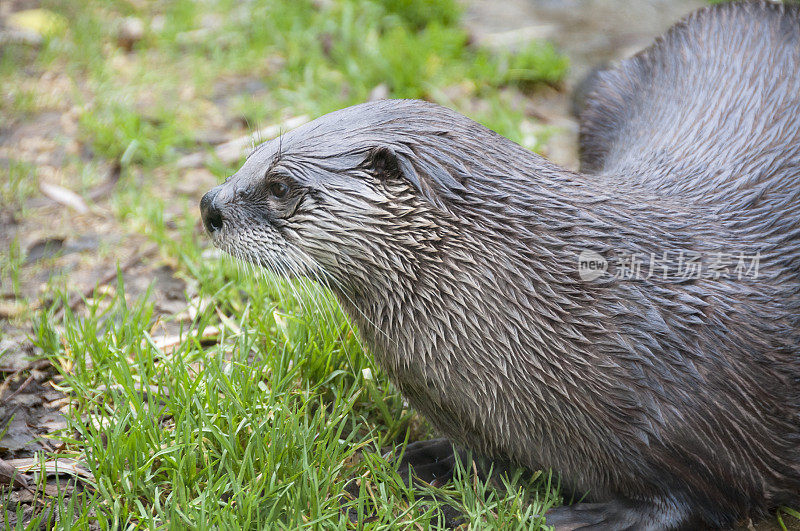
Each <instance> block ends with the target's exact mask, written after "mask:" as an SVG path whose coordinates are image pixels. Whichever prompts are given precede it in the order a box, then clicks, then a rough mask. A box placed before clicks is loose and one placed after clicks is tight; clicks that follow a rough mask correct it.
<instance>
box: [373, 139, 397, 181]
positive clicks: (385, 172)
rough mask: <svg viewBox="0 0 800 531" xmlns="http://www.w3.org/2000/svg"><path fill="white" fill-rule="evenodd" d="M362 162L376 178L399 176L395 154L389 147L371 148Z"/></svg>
mask: <svg viewBox="0 0 800 531" xmlns="http://www.w3.org/2000/svg"><path fill="white" fill-rule="evenodd" d="M364 162H365V163H366V165H367V167H369V168H370V169H371V170H372V171H373V172H374V173H375V175H376V176H378V177H389V176H391V177H397V176H399V175H400V174H401V171H400V161H399V159H398V158H397V153H395V151H394V149H392V148H391V147H389V146H378V147H375V148H372V149H371V150H370V151H369V153H368V154H367V158H366V160H365V161H364Z"/></svg>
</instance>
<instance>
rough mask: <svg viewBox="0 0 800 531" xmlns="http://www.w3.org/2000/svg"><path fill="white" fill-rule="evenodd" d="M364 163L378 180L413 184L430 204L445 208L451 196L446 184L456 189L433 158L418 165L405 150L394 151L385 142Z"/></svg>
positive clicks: (369, 154)
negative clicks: (446, 201)
mask: <svg viewBox="0 0 800 531" xmlns="http://www.w3.org/2000/svg"><path fill="white" fill-rule="evenodd" d="M364 165H365V166H366V167H367V168H369V169H370V171H372V172H373V175H375V176H376V177H378V178H379V179H402V180H404V181H405V182H406V183H408V184H410V185H411V186H413V187H414V188H415V189H416V190H417V191H418V192H419V193H420V194H421V195H422V197H424V198H425V199H427V200H428V201H429V202H430V203H431V204H432V205H434V206H436V207H438V208H442V209H447V207H446V206H445V201H444V198H446V197H449V196H450V195H452V193H451V191H450V189H449V188H448V187H447V186H446V185H447V184H451V183H452V186H453V187H454V188H455V187H457V186H458V183H457V182H456V181H455V180H454V179H453V178H452V177H451V176H450V175H449V174H448V173H447V171H446V169H445V168H443V167H441V165H439V164H437V162H436V161H433V160H432V161H428V164H427V165H426V166H424V167H420V168H417V166H415V164H414V163H413V162H412V159H411V157H409V156H408V153H404V152H402V151H401V152H400V153H398V152H397V151H395V149H394V148H392V147H390V146H387V145H379V146H377V147H374V148H372V149H371V150H370V151H369V153H368V154H367V158H366V159H365V160H364Z"/></svg>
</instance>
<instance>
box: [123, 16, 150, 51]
mask: <svg viewBox="0 0 800 531" xmlns="http://www.w3.org/2000/svg"><path fill="white" fill-rule="evenodd" d="M143 37H144V22H142V19H140V18H137V17H126V18H124V19H122V22H121V23H120V25H119V29H118V30H117V44H118V45H119V47H120V48H122V49H123V50H126V51H131V50H132V49H133V46H134V45H135V44H136V43H137V42H139V41H140V40H142V38H143Z"/></svg>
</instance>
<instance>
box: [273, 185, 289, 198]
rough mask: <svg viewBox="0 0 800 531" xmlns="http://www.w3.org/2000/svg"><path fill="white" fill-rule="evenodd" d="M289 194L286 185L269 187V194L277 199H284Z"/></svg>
mask: <svg viewBox="0 0 800 531" xmlns="http://www.w3.org/2000/svg"><path fill="white" fill-rule="evenodd" d="M288 192H289V186H288V185H287V184H286V183H280V182H277V183H272V184H270V185H269V193H270V194H271V195H272V196H273V197H276V198H278V199H282V198H284V197H286V194H287V193H288Z"/></svg>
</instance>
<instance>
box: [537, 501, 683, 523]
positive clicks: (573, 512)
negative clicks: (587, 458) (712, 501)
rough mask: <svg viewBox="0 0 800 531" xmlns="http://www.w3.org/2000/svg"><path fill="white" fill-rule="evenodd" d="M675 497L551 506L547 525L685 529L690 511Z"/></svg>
mask: <svg viewBox="0 0 800 531" xmlns="http://www.w3.org/2000/svg"><path fill="white" fill-rule="evenodd" d="M683 509H685V508H682V507H681V506H679V505H677V504H676V503H675V502H674V500H672V499H665V500H662V499H657V500H650V501H633V500H624V499H619V500H612V501H610V502H606V503H576V504H575V505H567V506H563V507H556V508H555V509H550V510H549V511H547V513H545V515H544V517H545V524H546V525H551V526H553V527H554V528H555V530H556V531H572V530H574V529H580V530H581V531H589V530H595V531H600V530H602V529H614V530H629V531H634V530H635V531H639V530H641V531H656V530H663V529H683V528H684V527H685V525H686V511H685V510H683Z"/></svg>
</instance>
